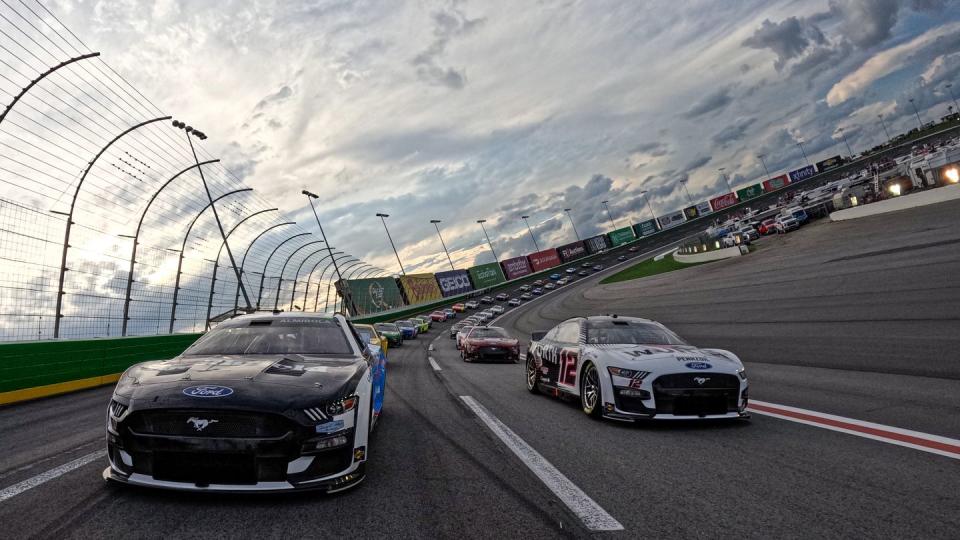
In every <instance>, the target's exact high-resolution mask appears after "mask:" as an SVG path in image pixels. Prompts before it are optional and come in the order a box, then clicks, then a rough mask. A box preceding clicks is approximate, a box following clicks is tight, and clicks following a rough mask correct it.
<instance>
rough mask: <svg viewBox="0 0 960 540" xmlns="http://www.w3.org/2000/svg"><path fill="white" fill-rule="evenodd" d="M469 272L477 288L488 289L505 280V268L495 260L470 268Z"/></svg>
mask: <svg viewBox="0 0 960 540" xmlns="http://www.w3.org/2000/svg"><path fill="white" fill-rule="evenodd" d="M469 272H470V279H471V280H472V281H473V286H474V288H476V289H486V288H487V287H493V286H494V285H496V284H498V283H503V282H504V278H503V270H501V269H500V265H499V264H497V263H495V262H492V263H487V264H480V265H477V266H474V267H472V268H470V270H469Z"/></svg>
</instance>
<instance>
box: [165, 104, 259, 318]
mask: <svg viewBox="0 0 960 540" xmlns="http://www.w3.org/2000/svg"><path fill="white" fill-rule="evenodd" d="M173 127H175V128H179V129H182V130H183V131H184V134H185V135H186V137H187V142H188V143H190V152H192V153H193V161H194V163H196V164H197V165H198V167H197V172H198V173H200V182H201V183H203V190H204V191H206V193H207V201H208V202H209V203H210V210H211V211H213V217H214V219H215V220H216V222H217V228H218V229H220V236H221V237H222V238H223V247H224V248H226V250H227V257H229V258H230V266H232V267H233V273H234V274H236V276H237V283H239V284H240V292H241V293H243V300H244V301H245V302H246V304H247V309H250V307H251V305H250V297H249V296H248V295H247V288H246V287H244V286H243V280H242V279H241V277H240V267H238V266H237V261H236V260H234V258H233V250H232V249H230V243H229V242H227V233H226V232H225V231H224V230H223V222H221V221H220V214H219V213H218V212H217V207H216V205H214V204H213V195H211V194H210V186H208V185H207V177H206V176H205V175H204V174H203V167H200V166H199V165H200V158H198V157H197V150H196V148H194V147H193V138H192V137H191V135H192V136H193V137H196V138H198V139H200V140H201V141H203V140H206V138H207V135H206V134H205V133H203V132H202V131H200V130H198V129H195V128H193V127H191V126H188V125H186V124H184V123H183V122H180V121H178V120H174V121H173Z"/></svg>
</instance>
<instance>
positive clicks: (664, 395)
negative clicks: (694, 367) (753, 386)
mask: <svg viewBox="0 0 960 540" xmlns="http://www.w3.org/2000/svg"><path fill="white" fill-rule="evenodd" d="M739 393H740V381H739V379H738V378H737V376H736V375H727V374H721V373H676V374H672V375H663V376H660V377H657V379H656V380H654V381H653V398H654V403H655V404H656V412H657V413H658V414H674V415H679V416H707V415H717V414H726V413H728V412H736V411H737V410H738V398H739Z"/></svg>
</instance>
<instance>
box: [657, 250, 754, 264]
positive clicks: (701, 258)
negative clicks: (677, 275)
mask: <svg viewBox="0 0 960 540" xmlns="http://www.w3.org/2000/svg"><path fill="white" fill-rule="evenodd" d="M740 255H743V253H742V252H741V250H740V246H734V247H728V248H723V249H716V250H713V251H706V252H704V253H689V254H686V255H681V254H680V253H674V254H673V259H674V260H675V261H677V262H679V263H700V262H708V261H719V260H720V259H729V258H730V257H739V256H740Z"/></svg>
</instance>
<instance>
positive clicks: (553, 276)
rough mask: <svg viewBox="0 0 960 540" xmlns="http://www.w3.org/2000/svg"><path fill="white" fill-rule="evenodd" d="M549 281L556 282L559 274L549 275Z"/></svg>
mask: <svg viewBox="0 0 960 540" xmlns="http://www.w3.org/2000/svg"><path fill="white" fill-rule="evenodd" d="M550 279H552V280H554V281H556V280H558V279H560V274H550Z"/></svg>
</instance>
